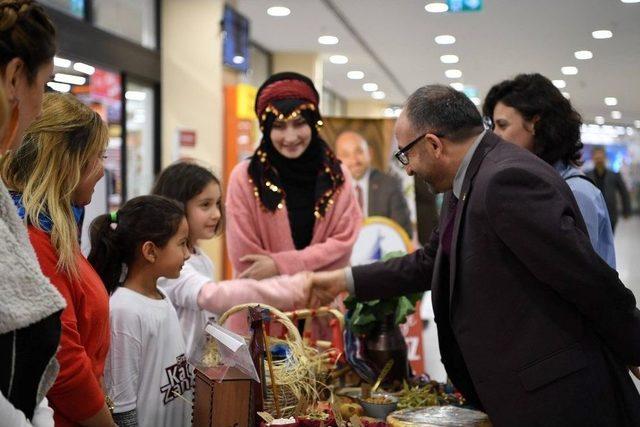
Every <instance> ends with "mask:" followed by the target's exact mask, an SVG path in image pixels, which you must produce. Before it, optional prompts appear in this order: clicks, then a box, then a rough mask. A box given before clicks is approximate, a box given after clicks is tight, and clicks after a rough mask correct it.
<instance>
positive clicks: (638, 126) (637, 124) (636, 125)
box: [633, 120, 640, 129]
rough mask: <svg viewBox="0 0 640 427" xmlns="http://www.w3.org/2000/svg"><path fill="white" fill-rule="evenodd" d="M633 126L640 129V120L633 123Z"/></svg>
mask: <svg viewBox="0 0 640 427" xmlns="http://www.w3.org/2000/svg"><path fill="white" fill-rule="evenodd" d="M633 125H634V126H635V127H636V128H638V129H640V120H634V121H633Z"/></svg>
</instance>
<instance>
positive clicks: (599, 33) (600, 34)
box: [591, 30, 613, 39]
mask: <svg viewBox="0 0 640 427" xmlns="http://www.w3.org/2000/svg"><path fill="white" fill-rule="evenodd" d="M591 35H592V36H593V38H594V39H610V38H611V37H613V33H612V32H611V31H609V30H596V31H594V32H592V33H591Z"/></svg>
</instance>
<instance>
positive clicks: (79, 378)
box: [29, 226, 109, 427]
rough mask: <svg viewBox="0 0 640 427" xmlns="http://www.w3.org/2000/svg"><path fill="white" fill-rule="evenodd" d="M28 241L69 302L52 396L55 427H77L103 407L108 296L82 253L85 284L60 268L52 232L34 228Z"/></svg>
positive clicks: (81, 273)
mask: <svg viewBox="0 0 640 427" xmlns="http://www.w3.org/2000/svg"><path fill="white" fill-rule="evenodd" d="M29 238H30V239H31V244H32V245H33V248H34V249H35V252H36V255H37V257H38V261H39V262H40V267H41V268H42V272H43V273H44V275H45V276H47V277H48V278H49V280H51V283H53V284H54V286H55V287H56V288H57V289H58V291H60V293H61V294H62V295H63V296H64V298H65V300H66V301H67V308H65V309H64V311H63V312H62V318H61V320H62V338H61V339H60V347H59V348H58V354H57V358H58V362H59V363H60V373H59V374H58V377H57V378H56V382H55V384H54V385H53V387H52V388H51V390H49V394H48V395H47V398H48V399H49V403H50V404H51V407H52V408H53V410H54V419H55V423H56V427H66V426H76V425H77V422H78V421H80V420H85V419H87V418H89V417H91V416H93V415H95V414H96V413H97V412H98V411H99V410H100V408H102V406H103V405H104V392H103V390H102V387H101V383H102V375H103V371H104V363H105V359H106V357H107V352H108V351H109V296H108V294H107V291H106V289H105V287H104V285H103V283H102V280H100V276H98V274H97V273H96V271H95V270H94V269H93V267H92V266H91V264H89V262H88V261H87V259H86V258H85V257H84V256H82V254H79V255H78V267H79V277H80V278H81V280H79V281H78V280H73V279H71V278H70V277H69V276H68V275H66V274H65V273H63V272H59V271H58V270H57V269H56V263H57V261H58V255H57V254H56V251H55V248H54V247H53V245H52V244H51V239H50V236H49V234H47V233H45V232H44V231H41V230H38V229H37V228H35V227H33V226H29Z"/></svg>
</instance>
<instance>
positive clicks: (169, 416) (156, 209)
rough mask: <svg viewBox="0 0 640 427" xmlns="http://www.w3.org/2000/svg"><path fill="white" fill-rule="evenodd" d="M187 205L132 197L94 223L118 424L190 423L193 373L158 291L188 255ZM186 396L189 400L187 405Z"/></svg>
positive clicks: (109, 386)
mask: <svg viewBox="0 0 640 427" xmlns="http://www.w3.org/2000/svg"><path fill="white" fill-rule="evenodd" d="M188 237H189V226H188V224H187V220H186V218H185V214H184V211H183V209H182V206H181V205H180V204H179V203H178V202H175V201H173V200H170V199H167V198H165V197H160V196H140V197H136V198H134V199H131V200H129V201H128V202H127V203H125V204H124V206H122V208H121V209H120V210H119V211H118V212H117V213H112V214H109V215H102V216H99V217H98V218H96V219H95V220H94V221H93V223H92V224H91V252H90V253H89V261H90V262H91V263H92V264H93V266H94V267H95V269H96V271H97V272H98V274H99V275H100V277H101V278H102V281H103V282H104V284H105V286H106V288H107V291H108V292H109V294H110V295H111V298H110V310H109V311H110V316H109V320H110V323H111V349H110V351H109V356H108V357H107V364H106V368H105V377H104V385H105V389H106V392H107V395H109V396H111V397H112V398H113V405H114V409H113V411H114V414H113V417H114V419H115V421H116V423H117V424H118V425H119V426H120V427H127V426H140V427H143V426H150V427H163V426H166V427H173V426H176V427H178V426H186V425H190V416H191V405H190V404H188V403H185V402H190V401H191V398H192V397H191V384H192V380H193V378H192V373H191V371H190V368H189V366H188V365H187V362H186V356H185V344H184V339H183V338H182V331H181V329H180V323H179V321H178V315H177V314H176V311H175V309H174V308H173V305H172V304H171V301H170V300H169V299H168V298H167V296H166V295H165V293H164V292H163V291H162V290H160V289H159V288H158V287H157V282H158V279H159V278H160V277H167V278H177V277H178V276H180V270H181V269H182V266H183V264H184V262H185V261H186V260H187V259H188V258H189V250H188V247H187V243H188ZM185 399H186V400H185Z"/></svg>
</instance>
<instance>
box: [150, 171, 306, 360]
mask: <svg viewBox="0 0 640 427" xmlns="http://www.w3.org/2000/svg"><path fill="white" fill-rule="evenodd" d="M152 192H153V194H157V195H161V196H165V197H169V198H172V199H174V200H177V201H179V202H181V203H183V204H184V206H185V211H186V215H187V221H188V223H189V238H188V246H189V249H190V252H191V253H190V255H191V257H190V258H189V260H188V261H187V262H186V263H185V265H184V267H183V268H182V272H181V273H180V277H178V278H177V279H172V278H166V279H160V280H159V281H158V285H159V286H160V287H161V288H162V289H163V290H164V291H165V292H166V293H167V295H168V296H169V298H170V299H171V302H173V305H174V307H175V309H176V311H177V313H178V317H179V318H180V324H181V325H182V330H183V333H184V337H185V342H186V345H187V354H190V352H191V351H192V350H193V347H194V346H195V345H196V344H197V343H198V340H199V337H200V335H201V334H202V331H203V330H204V327H205V326H206V323H207V320H208V318H209V317H212V316H213V317H215V316H218V315H220V314H222V313H224V312H225V311H227V310H228V309H229V308H231V307H233V306H235V305H238V304H244V303H252V302H255V303H265V304H268V305H271V306H273V307H275V308H278V309H280V310H284V311H288V310H294V309H298V308H303V307H304V306H305V304H306V302H307V297H308V295H309V289H310V286H311V282H310V277H309V276H308V275H306V274H296V275H295V276H280V277H275V278H271V279H265V280H261V281H256V280H251V279H235V280H229V281H221V282H216V281H215V280H214V269H213V263H212V262H211V259H210V258H209V257H208V256H207V255H206V254H205V253H204V252H202V250H201V249H200V248H199V247H198V242H199V241H201V240H208V239H212V238H213V237H215V236H216V235H219V234H221V232H222V230H224V205H223V203H222V194H221V188H220V181H219V180H218V178H217V177H216V176H215V175H214V174H213V173H211V171H209V170H208V169H206V168H204V167H202V166H200V165H198V164H196V163H193V162H188V161H182V162H178V163H174V164H173V165H171V166H169V167H167V168H166V169H164V170H163V171H162V173H161V174H160V176H159V177H158V179H157V181H156V183H155V186H154V188H153V190H152ZM236 319H238V318H236Z"/></svg>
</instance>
